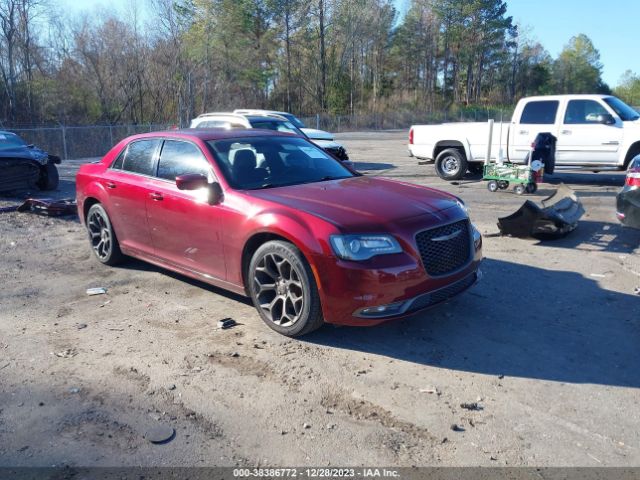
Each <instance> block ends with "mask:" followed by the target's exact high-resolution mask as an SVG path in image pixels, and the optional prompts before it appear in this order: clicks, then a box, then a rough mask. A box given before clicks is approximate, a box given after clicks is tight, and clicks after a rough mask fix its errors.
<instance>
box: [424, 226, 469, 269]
mask: <svg viewBox="0 0 640 480" xmlns="http://www.w3.org/2000/svg"><path fill="white" fill-rule="evenodd" d="M471 243H472V240H471V228H470V224H469V220H461V221H459V222H455V223H450V224H449V225H444V226H442V227H436V228H432V229H430V230H424V231H422V232H420V233H418V234H417V235H416V244H417V246H418V251H419V252H420V257H421V258H422V264H423V265H424V269H425V270H426V272H427V274H429V275H431V276H441V275H446V274H448V273H452V272H455V271H456V270H458V269H460V268H462V267H463V266H464V265H466V264H467V263H468V262H469V261H470V260H471Z"/></svg>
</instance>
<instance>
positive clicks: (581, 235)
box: [537, 220, 640, 308]
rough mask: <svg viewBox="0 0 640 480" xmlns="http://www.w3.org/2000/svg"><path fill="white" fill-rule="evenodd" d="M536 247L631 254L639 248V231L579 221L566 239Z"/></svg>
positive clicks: (614, 224)
mask: <svg viewBox="0 0 640 480" xmlns="http://www.w3.org/2000/svg"><path fill="white" fill-rule="evenodd" d="M537 245H538V246H542V247H552V248H569V249H572V250H584V251H596V252H612V253H627V254H632V253H634V251H635V250H636V249H637V248H638V247H640V230H636V229H633V228H629V227H625V226H623V225H621V224H620V223H607V222H594V221H592V220H580V223H578V227H577V228H576V230H574V231H573V232H571V233H570V234H569V235H567V236H566V237H564V238H560V239H556V240H552V241H540V242H539V243H538V244H537ZM638 308H640V307H638Z"/></svg>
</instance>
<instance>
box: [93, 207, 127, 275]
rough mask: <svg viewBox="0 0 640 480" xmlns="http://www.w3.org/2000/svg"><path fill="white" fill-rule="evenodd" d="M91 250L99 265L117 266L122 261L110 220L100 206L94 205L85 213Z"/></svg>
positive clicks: (122, 257)
mask: <svg viewBox="0 0 640 480" xmlns="http://www.w3.org/2000/svg"><path fill="white" fill-rule="evenodd" d="M85 223H86V226H87V232H88V233H89V242H90V243H91V249H92V250H93V253H94V254H95V256H96V258H97V259H98V261H99V262H100V263H104V264H105V265H117V264H118V263H121V262H122V261H123V260H124V255H123V253H122V251H121V250H120V243H118V237H116V232H115V231H114V230H113V227H112V225H111V220H110V219H109V215H107V211H106V210H105V209H104V208H103V206H102V205H100V204H99V203H96V204H95V205H92V206H91V208H90V209H89V211H88V212H87V218H86V219H85Z"/></svg>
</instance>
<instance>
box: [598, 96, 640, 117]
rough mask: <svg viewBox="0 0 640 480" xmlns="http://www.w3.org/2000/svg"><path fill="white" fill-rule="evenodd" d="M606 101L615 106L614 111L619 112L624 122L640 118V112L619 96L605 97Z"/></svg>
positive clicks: (612, 106)
mask: <svg viewBox="0 0 640 480" xmlns="http://www.w3.org/2000/svg"><path fill="white" fill-rule="evenodd" d="M604 101H605V103H606V104H607V105H609V106H610V107H611V108H613V111H614V112H616V113H617V114H618V116H619V117H620V118H621V119H622V121H623V122H630V121H633V120H638V119H639V118H640V114H638V112H636V111H635V110H634V109H633V108H631V107H630V106H629V105H627V104H626V103H624V102H623V101H622V100H620V99H619V98H616V97H606V98H604Z"/></svg>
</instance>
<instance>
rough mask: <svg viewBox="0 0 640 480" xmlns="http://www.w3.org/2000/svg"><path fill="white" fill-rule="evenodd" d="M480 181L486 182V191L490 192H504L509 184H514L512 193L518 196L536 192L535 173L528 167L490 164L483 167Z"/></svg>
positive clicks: (508, 163)
mask: <svg viewBox="0 0 640 480" xmlns="http://www.w3.org/2000/svg"><path fill="white" fill-rule="evenodd" d="M482 179H483V180H488V182H489V183H487V189H488V190H489V191H490V192H497V191H498V190H506V189H507V188H509V185H510V184H514V186H513V191H514V192H516V193H517V194H518V195H522V194H523V193H525V192H526V193H535V192H536V190H538V185H537V184H536V175H535V172H534V171H533V170H531V167H530V166H529V165H516V164H515V163H510V162H505V163H503V164H502V165H500V164H498V163H490V164H488V165H485V166H484V169H483V176H482Z"/></svg>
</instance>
